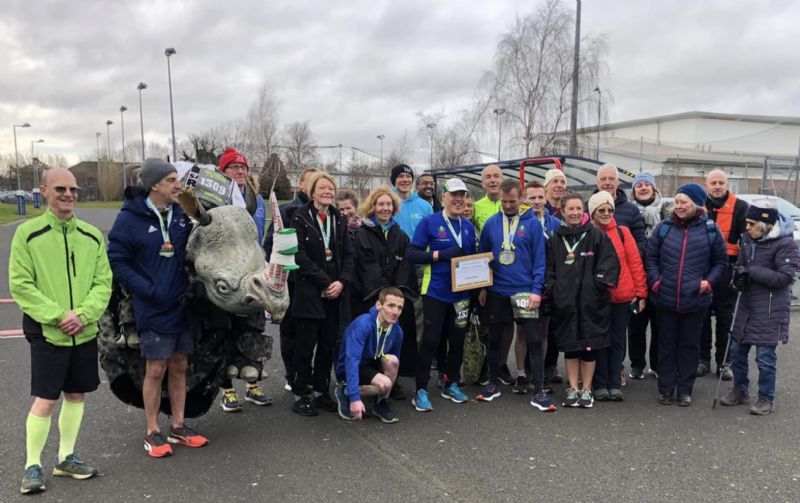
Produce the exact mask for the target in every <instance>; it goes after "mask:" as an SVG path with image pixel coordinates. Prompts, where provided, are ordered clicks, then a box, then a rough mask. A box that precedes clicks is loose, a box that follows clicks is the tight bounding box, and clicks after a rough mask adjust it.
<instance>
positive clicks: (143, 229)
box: [108, 186, 192, 334]
mask: <svg viewBox="0 0 800 503" xmlns="http://www.w3.org/2000/svg"><path fill="white" fill-rule="evenodd" d="M146 196H147V193H146V192H145V191H144V189H142V188H141V187H136V186H130V187H128V188H127V189H126V190H125V200H124V201H123V203H122V210H121V211H120V212H119V214H117V219H116V220H115V221H114V225H113V226H112V227H111V232H109V233H108V260H109V262H110V263H111V270H112V271H113V273H114V281H118V282H119V283H121V284H122V285H124V286H125V288H126V289H127V290H128V293H130V294H131V297H133V311H134V315H135V318H136V328H137V330H139V331H143V330H149V331H154V332H158V333H160V334H174V333H178V332H181V331H183V330H186V329H187V328H188V321H187V318H186V313H185V309H184V306H183V304H182V303H181V299H182V298H183V295H184V294H185V293H186V288H187V287H188V284H189V282H188V278H187V275H186V270H185V268H184V262H185V258H186V242H187V241H188V239H189V232H190V231H191V230H192V223H191V222H190V221H189V218H188V217H187V216H186V215H185V214H184V213H183V209H181V207H180V206H179V205H177V204H173V205H172V223H171V225H170V227H169V237H170V242H171V243H172V245H173V246H174V249H175V255H174V256H173V257H162V256H161V255H159V251H160V250H161V245H162V244H163V243H164V241H163V238H162V236H161V228H160V226H159V222H158V217H156V214H155V213H153V211H152V210H151V209H150V208H148V207H147V205H146V204H145V198H146Z"/></svg>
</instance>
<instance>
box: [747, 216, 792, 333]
mask: <svg viewBox="0 0 800 503" xmlns="http://www.w3.org/2000/svg"><path fill="white" fill-rule="evenodd" d="M793 227H794V223H793V222H792V221H791V220H789V219H785V218H784V217H783V215H781V217H780V220H779V224H776V226H775V227H774V228H773V232H770V234H768V235H766V236H764V237H762V238H761V239H759V240H758V241H753V240H752V239H750V236H748V235H747V234H744V235H743V239H742V241H741V243H740V245H741V248H740V251H739V259H738V260H737V262H736V263H737V265H746V266H747V271H748V275H749V278H750V281H749V282H748V284H747V287H746V288H745V289H744V291H743V292H742V297H741V300H740V301H739V310H738V311H737V312H736V321H735V322H734V326H733V339H734V340H735V341H736V342H738V343H741V344H755V345H758V346H777V345H778V342H782V343H784V344H786V342H788V340H789V315H790V312H789V309H790V306H791V303H792V289H791V284H792V280H793V279H794V277H795V273H796V272H797V270H798V268H800V253H798V250H797V245H796V244H795V242H794V239H793V238H792V234H793V230H794V229H793Z"/></svg>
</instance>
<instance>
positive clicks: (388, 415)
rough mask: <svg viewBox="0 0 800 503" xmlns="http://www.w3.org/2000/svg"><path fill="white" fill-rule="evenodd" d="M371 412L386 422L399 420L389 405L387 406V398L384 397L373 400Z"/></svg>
mask: <svg viewBox="0 0 800 503" xmlns="http://www.w3.org/2000/svg"><path fill="white" fill-rule="evenodd" d="M372 413H373V414H374V415H375V417H377V418H378V419H380V420H381V421H382V422H384V423H386V424H391V423H396V422H398V421H400V418H399V417H398V416H397V414H395V413H394V411H392V409H391V407H389V400H387V399H386V398H379V399H378V400H376V401H375V405H373V406H372Z"/></svg>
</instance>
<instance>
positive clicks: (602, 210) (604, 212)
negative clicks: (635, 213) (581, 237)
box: [595, 208, 614, 215]
mask: <svg viewBox="0 0 800 503" xmlns="http://www.w3.org/2000/svg"><path fill="white" fill-rule="evenodd" d="M595 211H597V212H598V213H600V214H601V215H613V214H614V210H612V209H611V208H600V209H599V210H595Z"/></svg>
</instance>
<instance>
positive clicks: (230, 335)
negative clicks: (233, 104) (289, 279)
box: [98, 170, 296, 417]
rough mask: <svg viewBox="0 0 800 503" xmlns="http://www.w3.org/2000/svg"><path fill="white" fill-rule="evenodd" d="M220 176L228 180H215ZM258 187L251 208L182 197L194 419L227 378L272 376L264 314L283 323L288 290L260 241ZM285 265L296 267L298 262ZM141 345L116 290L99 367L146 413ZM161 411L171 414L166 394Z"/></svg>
mask: <svg viewBox="0 0 800 503" xmlns="http://www.w3.org/2000/svg"><path fill="white" fill-rule="evenodd" d="M179 173H180V170H179ZM220 175H221V176H223V177H224V176H225V175H223V174H221V173H219V174H216V175H215V176H220ZM225 178H227V177H225ZM251 185H252V184H249V185H248V187H247V189H246V191H245V195H244V196H245V197H244V198H243V199H244V201H243V202H244V204H235V203H234V204H224V205H218V206H214V207H209V206H213V205H209V204H208V201H206V200H204V199H203V197H202V192H201V191H197V192H196V191H195V190H194V188H193V187H191V186H189V187H186V188H185V190H184V193H183V194H181V197H180V203H181V206H182V207H183V208H184V210H185V211H186V214H187V215H189V216H190V217H191V218H192V219H193V220H194V222H195V225H194V226H193V229H192V232H191V233H190V235H189V240H188V242H187V246H186V263H187V269H188V273H189V283H190V286H189V288H188V290H187V292H186V296H185V301H186V303H187V308H188V312H189V316H190V320H191V321H192V324H193V328H194V330H195V334H196V335H195V352H194V354H193V355H192V357H191V358H190V359H189V369H188V372H187V388H188V392H187V397H186V409H185V415H186V416H187V417H197V416H199V415H202V414H204V413H205V412H207V411H208V409H209V408H210V407H211V405H212V404H213V402H214V400H215V399H216V396H217V393H218V391H219V384H220V382H221V379H222V377H223V376H227V377H229V378H242V379H244V380H246V381H248V382H253V381H255V380H259V379H260V378H263V377H266V375H265V372H264V365H265V363H266V361H267V360H268V359H269V358H270V357H271V355H272V337H271V336H269V335H268V334H266V331H265V328H266V327H265V325H266V324H265V316H264V311H268V312H270V313H272V315H273V319H278V320H279V319H280V318H281V317H282V316H283V314H284V313H285V311H286V308H287V307H288V303H289V300H288V292H287V291H286V289H285V288H280V286H281V285H282V283H281V282H280V281H278V282H277V284H278V286H279V287H278V288H276V287H275V285H276V281H275V279H274V278H273V277H272V276H274V271H273V274H272V275H271V274H270V271H271V268H270V265H269V264H268V263H267V261H266V259H265V256H264V251H263V248H262V247H261V246H260V245H259V243H258V240H257V236H258V232H257V229H256V226H255V224H254V223H253V220H252V218H251V215H252V212H253V208H254V206H255V197H256V194H257V191H256V190H255V187H254V186H251ZM198 192H199V193H200V194H198ZM237 192H238V191H237ZM281 227H282V225H281V226H278V227H277V228H278V229H280V228H281ZM295 243H296V240H295ZM289 248H292V247H291V246H289ZM282 260H283V259H282ZM283 262H286V263H287V264H288V265H287V269H291V268H292V266H293V264H292V263H291V261H288V262H287V261H286V260H283ZM273 269H274V267H273ZM137 342H138V338H137V336H136V328H135V325H134V323H133V307H132V302H131V299H130V296H129V295H128V294H127V292H126V291H125V289H124V288H123V287H122V286H121V285H115V287H114V292H113V294H112V298H111V302H110V303H109V307H108V309H107V310H106V312H105V314H104V316H103V317H102V319H101V320H100V334H99V335H98V343H99V350H100V362H101V365H102V367H103V370H104V371H105V373H106V375H107V376H108V378H109V383H110V386H111V390H112V392H113V393H114V394H115V395H116V396H117V397H118V398H119V399H120V400H122V401H123V402H125V403H128V404H131V405H134V406H136V407H140V408H141V407H143V402H142V394H141V389H142V382H143V379H144V360H142V359H141V357H140V356H139V349H138V344H137ZM164 385H165V389H166V382H165V384H164ZM161 409H162V411H163V412H165V413H166V414H169V412H170V405H169V399H168V397H167V394H166V393H164V396H163V397H162V400H161Z"/></svg>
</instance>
